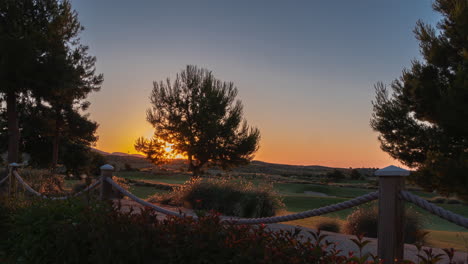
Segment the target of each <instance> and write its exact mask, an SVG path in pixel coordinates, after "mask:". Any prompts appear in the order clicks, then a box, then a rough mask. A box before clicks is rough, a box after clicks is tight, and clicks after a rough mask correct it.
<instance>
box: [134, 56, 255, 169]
mask: <svg viewBox="0 0 468 264" xmlns="http://www.w3.org/2000/svg"><path fill="white" fill-rule="evenodd" d="M236 96H237V88H236V87H235V86H234V84H233V83H227V82H222V81H220V80H218V79H216V78H215V77H214V76H213V74H212V73H211V72H210V71H208V70H206V69H198V68H197V67H196V66H190V65H189V66H187V67H186V69H185V70H183V71H182V72H181V73H180V74H178V75H177V77H176V79H175V81H174V82H172V83H171V81H170V80H169V79H167V80H166V81H165V82H163V81H161V82H159V83H158V82H154V88H153V91H152V94H151V96H150V99H151V104H152V108H151V109H149V110H148V112H147V120H148V122H149V123H151V124H152V125H153V126H154V128H155V133H154V137H153V139H152V140H146V141H145V140H144V139H139V140H138V141H137V143H136V145H135V148H136V149H137V150H139V151H141V152H143V153H145V154H146V155H147V157H149V159H150V160H152V161H153V162H154V161H155V159H156V160H157V156H152V153H158V152H160V150H161V148H162V147H163V146H164V144H171V148H172V149H173V150H174V151H175V152H176V153H178V154H182V155H184V156H186V157H187V159H188V162H189V170H190V171H192V172H193V175H194V176H197V175H199V173H200V170H201V169H202V167H203V166H204V165H206V164H207V163H210V164H212V165H217V166H220V167H222V168H223V169H227V168H230V167H233V166H237V165H241V164H247V163H249V162H250V161H251V160H252V158H253V157H254V153H255V152H256V151H257V149H258V144H259V139H260V132H259V130H258V129H256V128H251V127H249V126H248V125H247V122H246V121H245V120H244V121H243V118H242V115H243V111H242V109H243V107H242V103H241V101H240V100H236ZM153 150H155V152H151V151H153Z"/></svg>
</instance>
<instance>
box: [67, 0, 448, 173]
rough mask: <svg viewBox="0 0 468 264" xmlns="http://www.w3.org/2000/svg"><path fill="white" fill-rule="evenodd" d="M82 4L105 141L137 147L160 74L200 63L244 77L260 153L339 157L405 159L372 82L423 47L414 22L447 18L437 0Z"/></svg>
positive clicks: (243, 95) (387, 76)
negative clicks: (396, 150) (383, 128)
mask: <svg viewBox="0 0 468 264" xmlns="http://www.w3.org/2000/svg"><path fill="white" fill-rule="evenodd" d="M72 4H73V7H74V8H75V9H76V10H77V11H78V13H79V18H80V21H81V22H82V24H83V25H84V26H85V27H86V30H85V31H84V33H83V34H82V42H83V43H85V44H87V45H89V46H90V48H91V52H92V54H94V55H96V56H97V59H98V63H97V69H98V72H102V73H104V78H105V81H104V85H103V88H102V90H101V92H99V93H96V94H93V95H91V97H90V100H91V102H92V105H91V108H90V113H91V118H92V119H94V120H95V121H97V122H98V123H100V128H99V130H98V133H99V136H100V139H99V142H98V145H97V147H98V148H100V149H102V150H105V151H110V152H112V151H121V152H130V153H132V152H135V150H134V149H133V142H134V140H135V139H136V138H137V137H139V136H149V135H151V127H150V126H149V125H148V124H146V121H145V110H146V109H147V108H148V107H149V100H148V96H149V93H150V91H151V89H152V82H153V81H159V80H162V79H165V78H166V77H171V78H173V77H174V76H175V74H176V73H177V72H179V71H180V70H181V69H182V68H184V67H185V65H187V64H195V65H198V66H202V67H206V68H208V69H210V70H212V71H213V73H214V74H215V76H217V77H218V78H220V79H222V80H225V81H233V82H234V83H235V84H236V86H237V87H238V89H239V98H240V99H241V100H242V101H243V103H244V107H245V109H244V110H245V117H246V119H247V120H248V122H249V124H251V125H254V126H257V127H258V128H259V129H260V130H261V133H262V141H261V149H260V151H259V152H258V155H257V159H259V160H264V161H270V162H278V163H290V164H320V165H329V166H339V167H349V166H352V167H360V166H375V167H382V166H385V165H387V164H390V163H395V162H394V161H392V160H391V159H390V158H389V157H388V155H387V154H385V153H383V152H382V151H381V150H380V149H379V143H378V141H377V133H375V132H373V131H372V129H371V128H370V127H369V119H370V117H371V112H372V106H371V100H372V99H373V97H374V88H373V85H374V84H375V83H376V82H377V81H383V82H385V83H389V82H391V81H392V80H393V79H395V78H397V77H399V76H400V74H401V71H402V69H403V68H404V67H408V66H409V65H410V63H411V60H412V59H414V58H418V56H419V51H418V43H417V41H416V40H415V38H414V35H413V33H412V30H413V28H414V26H415V23H416V21H417V20H418V19H422V20H424V21H426V22H429V23H431V24H434V23H436V21H437V20H438V19H439V17H438V15H437V14H436V13H434V12H433V11H432V8H431V1H427V0H414V1H403V0H392V1H380V0H378V1H375V0H374V1H370V0H369V1H344V0H343V1H338V0H336V1H149V0H148V1H111V0H99V1H91V0H73V1H72Z"/></svg>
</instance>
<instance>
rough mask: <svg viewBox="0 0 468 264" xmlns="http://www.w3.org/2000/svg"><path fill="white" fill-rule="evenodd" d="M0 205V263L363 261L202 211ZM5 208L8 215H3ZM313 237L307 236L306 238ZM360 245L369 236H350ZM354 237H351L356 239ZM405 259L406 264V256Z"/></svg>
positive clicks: (315, 241)
mask: <svg viewBox="0 0 468 264" xmlns="http://www.w3.org/2000/svg"><path fill="white" fill-rule="evenodd" d="M4 207H5V206H3V205H2V206H0V209H1V210H0V219H1V220H4V221H2V222H0V227H1V225H8V229H3V228H2V229H1V230H0V231H3V232H2V235H3V237H2V240H0V252H2V253H3V254H1V255H0V260H1V262H2V263H6V264H13V263H28V264H36V263H38V264H39V263H48V264H62V263H68V264H78V263H90V264H93V263H99V264H107V263H109V264H110V263H121V264H125V263H167V264H172V263H195V264H197V263H200V264H201V263H204V264H211V263H241V264H250V263H252V264H253V263H288V264H289V263H296V264H301V263H342V264H345V263H346V264H351V263H363V262H364V261H365V260H366V259H369V260H370V262H366V263H374V264H377V263H381V262H379V261H376V262H373V260H376V259H377V258H376V257H375V256H369V255H367V256H364V257H363V258H360V256H359V259H363V260H358V259H357V257H358V256H354V257H353V253H347V252H343V253H344V254H343V255H342V256H339V255H338V254H340V251H341V250H338V249H337V248H336V244H333V243H328V242H327V241H326V236H325V235H323V234H321V233H320V232H315V233H313V232H312V234H311V236H308V237H307V238H303V237H302V235H301V232H299V231H300V230H297V231H284V230H282V231H271V230H269V229H267V228H266V227H265V225H236V224H229V223H222V222H221V220H220V218H219V215H217V214H208V215H207V216H204V217H200V218H199V219H198V220H197V221H196V220H193V219H192V218H191V217H187V218H178V217H169V218H167V219H165V220H158V219H157V216H156V214H155V212H154V210H152V209H148V208H146V209H143V210H142V211H141V213H139V214H132V213H131V212H129V213H122V212H120V211H119V210H116V208H113V207H112V206H111V205H110V204H109V203H99V202H97V201H93V203H91V204H90V205H87V204H86V203H84V202H81V201H80V200H67V201H36V202H34V203H32V204H31V203H26V204H20V206H17V208H12V207H11V206H10V207H8V210H4V209H5V208H4ZM6 212H8V215H7V217H3V216H4V214H5V213H6ZM312 237H313V238H312ZM355 241H356V242H357V243H359V244H360V245H365V244H366V243H367V242H366V241H365V240H363V238H362V237H358V238H357V239H355ZM356 242H354V243H356ZM405 263H407V264H408V263H411V262H405Z"/></svg>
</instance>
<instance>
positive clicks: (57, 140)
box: [51, 112, 62, 169]
mask: <svg viewBox="0 0 468 264" xmlns="http://www.w3.org/2000/svg"><path fill="white" fill-rule="evenodd" d="M60 118H61V117H60V112H57V116H56V119H55V131H54V138H53V139H52V164H51V167H52V169H55V168H56V167H57V164H58V159H59V143H60V128H61V126H62V125H61V121H60Z"/></svg>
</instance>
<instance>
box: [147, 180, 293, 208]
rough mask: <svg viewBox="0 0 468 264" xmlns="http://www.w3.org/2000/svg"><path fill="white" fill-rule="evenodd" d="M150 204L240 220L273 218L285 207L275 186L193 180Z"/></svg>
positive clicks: (152, 199)
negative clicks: (213, 213) (180, 207)
mask: <svg viewBox="0 0 468 264" xmlns="http://www.w3.org/2000/svg"><path fill="white" fill-rule="evenodd" d="M150 201H153V202H154V201H157V202H161V203H169V204H174V205H178V206H185V207H190V208H193V209H195V210H207V211H209V210H214V211H217V212H220V213H222V214H224V215H229V216H239V217H265V216H273V215H275V212H276V211H277V210H278V209H280V208H282V207H283V206H284V205H283V203H282V201H281V199H280V198H279V195H278V194H277V193H276V192H275V191H274V190H273V187H272V185H261V186H254V185H253V184H252V183H250V182H244V181H238V180H229V179H203V180H202V179H201V178H197V179H192V180H190V181H189V182H187V183H185V184H184V185H182V186H180V187H178V188H176V189H175V190H174V191H172V192H170V193H167V194H162V195H161V194H160V195H155V196H154V197H152V198H150Z"/></svg>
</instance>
